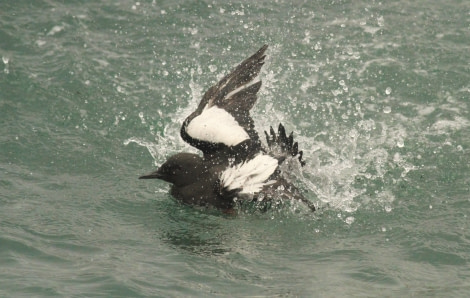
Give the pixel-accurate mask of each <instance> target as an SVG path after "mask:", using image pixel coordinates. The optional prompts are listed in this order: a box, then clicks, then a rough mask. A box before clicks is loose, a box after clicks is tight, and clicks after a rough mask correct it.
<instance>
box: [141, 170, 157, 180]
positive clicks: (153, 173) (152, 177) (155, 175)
mask: <svg viewBox="0 0 470 298" xmlns="http://www.w3.org/2000/svg"><path fill="white" fill-rule="evenodd" d="M162 178H163V175H162V174H161V173H160V171H159V170H156V171H155V172H152V173H150V174H147V175H143V176H140V177H139V179H162Z"/></svg>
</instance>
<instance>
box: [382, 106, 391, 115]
mask: <svg viewBox="0 0 470 298" xmlns="http://www.w3.org/2000/svg"><path fill="white" fill-rule="evenodd" d="M391 111H392V108H391V107H384V113H385V114H388V113H390V112H391Z"/></svg>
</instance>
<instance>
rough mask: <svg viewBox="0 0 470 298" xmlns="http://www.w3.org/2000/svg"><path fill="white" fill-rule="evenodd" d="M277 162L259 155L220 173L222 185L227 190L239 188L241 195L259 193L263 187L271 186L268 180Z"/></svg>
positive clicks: (267, 156)
mask: <svg viewBox="0 0 470 298" xmlns="http://www.w3.org/2000/svg"><path fill="white" fill-rule="evenodd" d="M277 165H278V161H277V160H276V159H275V158H273V157H271V156H269V155H264V154H259V155H257V156H256V157H255V158H253V159H252V160H250V161H247V162H244V163H240V164H238V165H235V166H233V167H231V168H228V169H227V170H225V171H224V172H223V173H222V176H221V181H222V185H223V186H225V187H227V189H228V190H233V189H237V188H240V189H241V191H240V192H241V193H243V194H254V193H256V192H259V191H260V190H261V189H262V188H263V186H265V185H269V184H273V183H274V182H275V181H273V180H269V181H267V180H268V178H269V176H271V175H272V174H273V173H274V171H275V170H276V168H277Z"/></svg>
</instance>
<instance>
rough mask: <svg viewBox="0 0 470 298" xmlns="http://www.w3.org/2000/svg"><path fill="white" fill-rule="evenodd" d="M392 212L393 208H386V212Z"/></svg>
mask: <svg viewBox="0 0 470 298" xmlns="http://www.w3.org/2000/svg"><path fill="white" fill-rule="evenodd" d="M391 211H392V207H391V206H388V205H387V206H385V212H387V213H388V212H391Z"/></svg>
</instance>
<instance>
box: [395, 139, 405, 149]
mask: <svg viewBox="0 0 470 298" xmlns="http://www.w3.org/2000/svg"><path fill="white" fill-rule="evenodd" d="M404 146H405V141H403V139H398V140H397V147H398V148H403V147H404Z"/></svg>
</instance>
